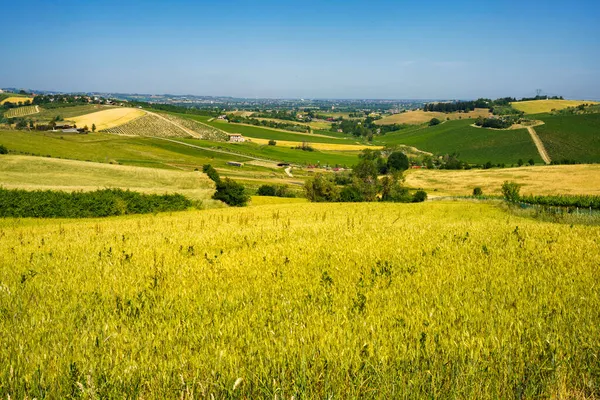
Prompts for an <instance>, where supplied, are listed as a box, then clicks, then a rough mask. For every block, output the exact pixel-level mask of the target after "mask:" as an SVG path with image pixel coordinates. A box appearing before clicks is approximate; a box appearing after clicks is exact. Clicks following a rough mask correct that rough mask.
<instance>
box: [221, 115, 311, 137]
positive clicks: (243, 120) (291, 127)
mask: <svg viewBox="0 0 600 400" xmlns="http://www.w3.org/2000/svg"><path fill="white" fill-rule="evenodd" d="M227 121H229V122H233V123H238V124H248V125H255V126H266V127H269V128H277V129H285V130H286V131H292V132H309V133H310V126H308V125H299V124H292V123H286V122H278V121H270V120H265V119H256V118H252V117H242V116H240V115H234V114H229V115H227Z"/></svg>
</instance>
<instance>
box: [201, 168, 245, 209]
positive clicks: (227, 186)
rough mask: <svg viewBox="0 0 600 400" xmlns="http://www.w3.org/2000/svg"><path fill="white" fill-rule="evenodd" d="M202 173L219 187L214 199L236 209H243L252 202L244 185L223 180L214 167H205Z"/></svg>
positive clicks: (227, 179) (228, 179)
mask: <svg viewBox="0 0 600 400" xmlns="http://www.w3.org/2000/svg"><path fill="white" fill-rule="evenodd" d="M202 171H203V172H204V173H205V174H206V175H208V177H209V178H210V179H211V180H212V181H213V182H215V184H216V186H217V191H216V192H215V194H213V197H212V198H213V199H215V200H219V201H222V202H223V203H225V204H227V205H230V206H235V207H243V206H245V205H246V204H247V203H248V200H250V195H248V193H247V192H246V188H245V187H244V185H242V184H241V183H238V182H236V181H234V180H232V179H230V178H225V179H221V177H220V176H219V173H218V172H217V170H215V169H214V168H213V166H212V165H210V164H206V165H204V166H203V167H202Z"/></svg>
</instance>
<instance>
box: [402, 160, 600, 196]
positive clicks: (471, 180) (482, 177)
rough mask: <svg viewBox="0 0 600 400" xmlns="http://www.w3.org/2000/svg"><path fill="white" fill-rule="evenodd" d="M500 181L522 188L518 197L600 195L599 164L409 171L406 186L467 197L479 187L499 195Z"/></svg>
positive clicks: (441, 194) (442, 194)
mask: <svg viewBox="0 0 600 400" xmlns="http://www.w3.org/2000/svg"><path fill="white" fill-rule="evenodd" d="M504 181H514V182H517V183H519V184H521V185H523V187H522V188H521V193H522V194H536V195H552V194H573V195H575V194H587V195H600V164H587V165H549V166H537V167H518V168H502V169H499V168H498V169H497V168H492V169H487V170H480V169H472V170H468V171H448V170H446V171H445V170H410V171H408V173H407V176H406V184H407V185H408V186H410V187H413V188H423V189H425V190H426V191H427V192H428V193H429V194H430V196H434V197H435V196H454V195H456V196H467V195H471V194H472V193H473V188H475V187H480V188H482V190H483V193H484V194H487V195H501V191H500V187H501V186H502V183H503V182H504Z"/></svg>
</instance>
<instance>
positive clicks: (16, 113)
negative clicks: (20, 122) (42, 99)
mask: <svg viewBox="0 0 600 400" xmlns="http://www.w3.org/2000/svg"><path fill="white" fill-rule="evenodd" d="M39 110H40V109H39V107H38V106H24V107H17V108H11V109H9V110H8V111H6V112H5V113H4V116H5V117H6V118H18V117H25V116H27V115H31V114H37V113H39V112H40V111H39Z"/></svg>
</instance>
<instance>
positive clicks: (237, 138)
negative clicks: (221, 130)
mask: <svg viewBox="0 0 600 400" xmlns="http://www.w3.org/2000/svg"><path fill="white" fill-rule="evenodd" d="M229 141H230V142H233V143H242V142H245V141H246V139H244V137H243V136H242V135H241V134H239V133H230V134H229Z"/></svg>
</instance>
